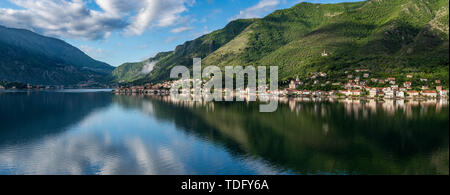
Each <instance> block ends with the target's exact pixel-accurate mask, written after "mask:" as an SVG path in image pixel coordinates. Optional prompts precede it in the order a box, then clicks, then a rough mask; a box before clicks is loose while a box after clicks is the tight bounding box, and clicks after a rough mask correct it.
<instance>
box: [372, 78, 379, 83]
mask: <svg viewBox="0 0 450 195" xmlns="http://www.w3.org/2000/svg"><path fill="white" fill-rule="evenodd" d="M370 81H372V82H373V83H376V82H378V79H377V78H373V79H370Z"/></svg>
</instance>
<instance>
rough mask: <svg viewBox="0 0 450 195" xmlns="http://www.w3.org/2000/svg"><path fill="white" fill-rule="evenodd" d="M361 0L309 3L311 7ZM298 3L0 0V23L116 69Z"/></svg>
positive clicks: (252, 0) (284, 0)
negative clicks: (77, 50)
mask: <svg viewBox="0 0 450 195" xmlns="http://www.w3.org/2000/svg"><path fill="white" fill-rule="evenodd" d="M354 1H361V0H309V1H307V2H314V3H338V2H354ZM299 2H301V0H0V25H4V26H7V27H15V28H25V29H29V30H32V31H35V32H37V33H40V34H44V35H47V36H52V37H57V38H60V39H63V40H65V41H67V42H68V43H70V44H72V45H74V46H76V47H78V48H80V49H81V50H83V51H84V52H85V53H87V54H88V55H90V56H91V57H93V58H95V59H97V60H100V61H104V62H107V63H109V64H111V65H113V66H118V65H120V64H122V63H125V62H136V61H142V60H144V59H146V58H149V57H151V56H153V55H155V54H156V53H158V52H160V51H171V50H173V49H174V48H175V47H176V46H177V45H179V44H182V43H184V42H185V41H188V40H192V39H195V38H197V37H199V36H201V35H203V34H206V33H209V32H211V31H213V30H217V29H220V28H223V27H224V26H225V25H226V24H227V23H228V22H230V21H231V20H233V19H237V18H253V17H263V16H265V15H267V14H269V13H271V12H273V11H274V10H277V9H284V8H289V7H292V6H293V5H295V4H297V3H299Z"/></svg>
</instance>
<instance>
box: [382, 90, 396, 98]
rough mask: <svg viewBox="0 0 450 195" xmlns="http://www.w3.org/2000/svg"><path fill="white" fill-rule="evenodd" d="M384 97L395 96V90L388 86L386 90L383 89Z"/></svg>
mask: <svg viewBox="0 0 450 195" xmlns="http://www.w3.org/2000/svg"><path fill="white" fill-rule="evenodd" d="M384 97H386V98H395V91H394V90H392V89H390V88H388V90H385V91H384Z"/></svg>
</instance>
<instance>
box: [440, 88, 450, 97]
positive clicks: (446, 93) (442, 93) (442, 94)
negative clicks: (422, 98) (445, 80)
mask: <svg viewBox="0 0 450 195" xmlns="http://www.w3.org/2000/svg"><path fill="white" fill-rule="evenodd" d="M439 95H440V96H441V97H448V90H441V91H439Z"/></svg>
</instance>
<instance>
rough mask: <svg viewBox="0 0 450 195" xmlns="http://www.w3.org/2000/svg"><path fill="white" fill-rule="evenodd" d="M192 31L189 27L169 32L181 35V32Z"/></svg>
mask: <svg viewBox="0 0 450 195" xmlns="http://www.w3.org/2000/svg"><path fill="white" fill-rule="evenodd" d="M192 29H193V28H192V27H190V26H182V27H178V28H174V29H172V30H171V31H170V32H172V33H181V32H186V31H190V30H192Z"/></svg>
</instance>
